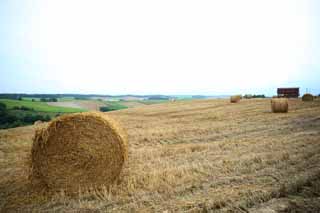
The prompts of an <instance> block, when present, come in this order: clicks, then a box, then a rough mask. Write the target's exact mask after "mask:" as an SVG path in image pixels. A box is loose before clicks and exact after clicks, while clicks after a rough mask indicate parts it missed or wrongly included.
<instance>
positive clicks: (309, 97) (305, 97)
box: [302, 93, 313, 101]
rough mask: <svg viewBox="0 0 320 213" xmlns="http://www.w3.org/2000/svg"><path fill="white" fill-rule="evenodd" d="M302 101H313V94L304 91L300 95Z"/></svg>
mask: <svg viewBox="0 0 320 213" xmlns="http://www.w3.org/2000/svg"><path fill="white" fill-rule="evenodd" d="M302 101H313V95H311V94H310V93H306V94H304V95H303V96H302Z"/></svg>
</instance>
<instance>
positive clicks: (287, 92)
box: [277, 87, 300, 98]
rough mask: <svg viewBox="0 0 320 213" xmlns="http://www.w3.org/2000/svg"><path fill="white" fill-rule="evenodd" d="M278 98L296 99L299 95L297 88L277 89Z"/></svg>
mask: <svg viewBox="0 0 320 213" xmlns="http://www.w3.org/2000/svg"><path fill="white" fill-rule="evenodd" d="M277 92H278V97H287V98H298V97H299V95H300V92H299V88H298V87H294V88H278V91H277Z"/></svg>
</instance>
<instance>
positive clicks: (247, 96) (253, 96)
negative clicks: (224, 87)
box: [243, 94, 266, 99]
mask: <svg viewBox="0 0 320 213" xmlns="http://www.w3.org/2000/svg"><path fill="white" fill-rule="evenodd" d="M265 97H266V96H265V95H263V94H262V95H251V94H246V95H244V96H243V98H246V99H250V98H265Z"/></svg>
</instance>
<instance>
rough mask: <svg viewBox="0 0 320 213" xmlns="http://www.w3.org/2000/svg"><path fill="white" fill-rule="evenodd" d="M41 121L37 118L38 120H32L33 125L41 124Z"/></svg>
mask: <svg viewBox="0 0 320 213" xmlns="http://www.w3.org/2000/svg"><path fill="white" fill-rule="evenodd" d="M42 123H43V122H42V121H40V120H39V121H35V122H34V125H39V124H42Z"/></svg>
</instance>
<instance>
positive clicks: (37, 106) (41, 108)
mask: <svg viewBox="0 0 320 213" xmlns="http://www.w3.org/2000/svg"><path fill="white" fill-rule="evenodd" d="M0 103H4V104H5V105H6V106H7V108H8V109H13V108H14V107H21V106H25V107H28V108H32V109H34V110H35V111H38V112H54V113H72V112H84V111H86V110H84V109H76V108H69V107H57V106H50V105H48V104H47V103H45V102H38V101H36V102H32V101H30V100H21V101H19V100H10V99H0Z"/></svg>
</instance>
